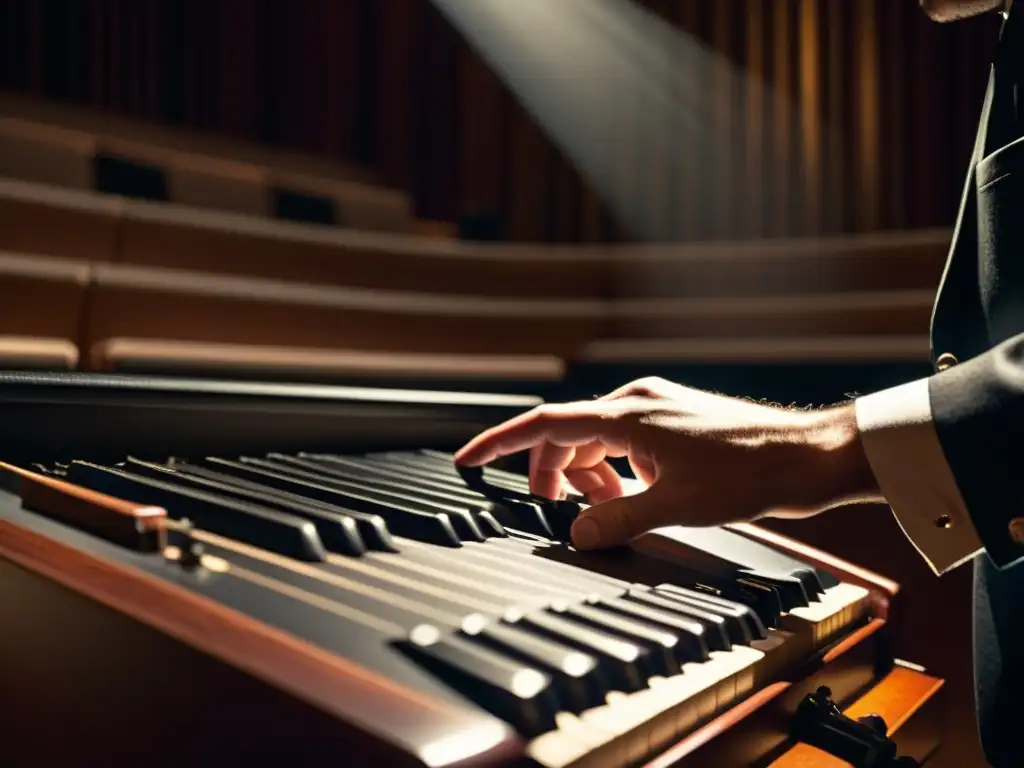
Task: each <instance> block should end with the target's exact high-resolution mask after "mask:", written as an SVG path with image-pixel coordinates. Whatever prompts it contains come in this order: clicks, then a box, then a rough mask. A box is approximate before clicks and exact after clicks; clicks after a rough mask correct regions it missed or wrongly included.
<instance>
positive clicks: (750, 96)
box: [743, 0, 767, 236]
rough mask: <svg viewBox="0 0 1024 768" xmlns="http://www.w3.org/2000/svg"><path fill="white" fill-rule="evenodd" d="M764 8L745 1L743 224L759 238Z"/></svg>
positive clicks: (755, 0) (760, 2)
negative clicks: (745, 76) (746, 74)
mask: <svg viewBox="0 0 1024 768" xmlns="http://www.w3.org/2000/svg"><path fill="white" fill-rule="evenodd" d="M765 6H766V0H746V33H747V35H746V38H747V39H746V55H745V59H746V67H747V73H748V78H749V81H748V83H747V88H746V94H745V95H746V102H747V104H746V110H745V119H744V127H745V130H744V134H743V135H744V139H745V144H746V150H745V154H746V164H745V165H746V169H745V170H746V179H745V184H744V188H743V189H744V192H745V195H744V200H745V202H744V205H743V225H744V227H743V228H744V232H745V233H746V234H747V235H751V236H758V235H762V234H763V233H764V229H765V216H764V213H765V210H764V207H765V200H766V198H767V195H766V193H765V184H766V177H765V167H764V163H765V148H764V135H765V119H764V118H765V109H766V102H765V91H766V88H767V83H766V77H767V69H766V67H765V54H766V50H767V48H766V46H765V38H764V31H765Z"/></svg>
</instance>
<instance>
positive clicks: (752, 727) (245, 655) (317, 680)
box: [0, 520, 943, 768]
mask: <svg viewBox="0 0 1024 768" xmlns="http://www.w3.org/2000/svg"><path fill="white" fill-rule="evenodd" d="M733 529H734V530H735V531H736V532H738V533H741V534H742V535H744V536H748V537H750V538H752V539H755V540H758V541H762V542H764V543H767V544H769V545H771V546H772V547H774V548H776V549H778V550H780V551H782V552H785V553H788V554H791V555H793V556H795V557H799V558H801V559H803V560H806V561H808V562H811V563H813V564H814V565H816V566H818V567H821V568H823V569H825V570H827V571H829V572H831V573H832V574H834V575H835V576H836V577H837V578H839V579H840V580H842V581H846V582H849V583H853V584H857V585H859V586H862V587H864V588H866V589H868V590H869V592H870V594H871V599H872V614H871V618H870V620H869V621H868V622H867V623H866V624H864V625H863V626H861V627H860V628H858V629H856V630H855V631H853V632H852V633H850V634H848V635H846V636H845V637H844V638H843V639H842V640H840V641H839V642H837V643H836V644H835V645H833V646H832V647H830V648H828V649H827V650H825V651H824V652H822V653H820V654H819V655H818V656H817V657H816V658H815V659H813V660H811V661H810V662H809V663H808V664H807V665H804V666H803V667H802V668H801V669H800V670H797V671H794V674H793V675H792V678H791V679H787V680H782V681H778V682H775V683H772V684H770V685H768V686H767V687H765V688H762V689H761V690H759V691H757V692H756V693H755V694H753V695H752V696H750V697H749V698H747V699H746V700H744V701H742V702H740V703H739V704H737V705H736V706H734V707H733V708H732V709H730V710H729V711H727V712H725V713H724V714H722V715H721V716H719V717H717V718H716V719H714V720H713V721H711V722H709V723H707V724H706V725H704V726H703V727H701V728H700V729H699V730H697V731H695V732H693V733H692V734H690V735H689V736H687V737H686V738H684V739H682V740H681V741H679V742H678V743H677V744H675V745H674V746H673V747H671V748H670V749H669V750H667V751H665V752H663V753H662V754H660V755H659V756H658V757H656V758H654V759H652V760H651V761H649V762H648V763H647V765H646V768H667V767H668V766H675V765H682V766H705V765H706V766H744V765H758V766H768V765H771V766H776V767H777V768H798V766H807V765H814V766H830V765H833V764H835V765H840V764H841V763H830V762H828V761H829V760H830V758H828V757H827V756H825V755H823V754H822V753H820V752H818V751H817V750H813V748H810V747H807V746H806V745H795V746H794V745H793V744H792V743H791V742H790V741H789V740H788V737H787V735H786V732H785V729H786V725H787V722H788V715H789V714H791V713H792V712H793V711H794V710H795V707H796V704H797V703H798V702H799V701H800V700H801V699H802V698H803V696H804V695H806V694H807V693H809V692H811V691H813V690H814V689H815V688H816V687H817V686H818V685H822V684H827V685H830V686H831V687H832V688H833V690H834V691H836V692H837V693H836V699H837V701H839V703H840V704H841V705H847V704H850V703H851V702H852V707H851V712H853V713H856V714H858V715H859V714H864V712H862V711H861V710H864V708H865V707H866V708H869V709H874V710H875V711H878V712H879V713H881V714H883V715H884V716H885V717H886V721H887V723H889V725H890V728H891V731H892V733H894V734H895V738H896V740H897V742H898V743H899V744H900V747H901V750H902V752H901V754H910V755H911V756H913V757H916V758H917V759H919V760H922V761H923V760H924V759H926V758H927V757H928V756H929V755H930V754H931V753H932V752H934V750H935V749H936V748H937V746H938V742H939V736H938V734H939V731H940V727H939V717H940V714H941V709H940V694H941V691H942V687H943V681H941V680H938V679H936V678H933V677H930V676H928V675H925V674H923V673H921V672H915V671H913V670H911V669H907V668H904V667H893V665H892V658H891V651H890V649H889V644H888V641H887V617H888V616H889V612H890V610H891V608H892V604H893V602H894V601H895V599H896V598H897V596H898V594H899V587H898V585H896V584H895V583H894V582H892V581H889V580H887V579H885V578H883V577H881V576H879V575H877V574H874V573H871V572H869V571H866V570H864V569H861V568H858V567H857V566H854V565H852V564H850V563H847V562H845V561H842V560H840V559H838V558H835V557H833V556H831V555H829V554H827V553H824V552H821V551H818V550H815V549H813V548H811V547H808V546H806V545H804V544H801V543H799V542H797V541H794V540H792V539H789V538H787V537H785V536H781V535H779V534H776V533H774V532H771V531H768V530H766V529H764V528H761V527H758V526H755V525H737V526H733ZM5 563H6V564H8V565H14V566H17V567H18V568H20V569H22V570H23V571H27V572H28V573H30V574H36V575H37V576H40V577H42V579H43V580H44V582H49V586H50V587H51V588H56V589H49V590H47V589H45V588H43V586H44V582H39V581H38V580H37V582H36V584H37V586H39V587H40V588H41V589H42V591H40V592H39V593H38V594H36V595H34V596H33V599H34V602H35V603H36V604H39V603H40V601H43V600H46V601H47V602H49V601H54V600H55V601H57V603H60V598H61V596H63V597H67V596H68V595H69V592H68V591H70V592H71V593H77V594H78V595H80V596H81V597H84V598H86V600H87V601H91V602H92V603H93V604H94V607H96V608H100V607H101V606H105V607H106V608H108V609H111V610H113V611H114V612H116V613H118V614H120V615H121V616H122V617H126V618H128V619H130V620H133V621H134V622H137V623H139V624H141V625H145V626H147V627H149V628H151V629H153V630H156V632H157V633H159V634H161V635H163V636H164V639H170V640H171V642H172V643H175V642H176V643H178V644H184V645H185V646H188V647H190V648H191V649H195V650H197V651H199V652H200V653H201V654H203V655H205V656H207V657H210V658H211V659H213V660H216V661H219V662H220V663H221V664H223V665H225V666H227V667H230V668H234V669H235V670H240V671H242V672H243V673H244V674H245V675H247V676H250V677H253V678H256V679H258V680H262V681H263V682H264V683H269V684H270V685H269V686H266V685H264V687H265V688H272V689H274V690H273V691H271V692H269V693H270V694H272V695H278V696H279V695H282V694H283V695H284V696H285V697H287V698H289V699H290V700H292V704H293V705H294V707H297V709H296V710H295V711H302V712H306V713H307V714H309V712H310V710H316V711H317V714H318V715H319V719H320V723H319V725H318V726H317V727H315V728H314V727H312V726H307V727H306V730H310V729H312V730H313V731H315V732H316V733H317V734H319V736H320V737H321V738H325V739H326V740H325V742H324V743H325V744H334V745H337V744H340V743H343V744H345V745H346V749H347V750H352V749H355V750H356V751H357V752H358V753H359V754H360V755H361V756H362V757H363V758H364V759H368V760H373V761H374V762H376V761H377V760H382V761H385V762H386V763H387V764H389V765H395V766H406V765H407V766H421V765H422V764H421V763H419V762H418V761H416V760H415V759H414V758H412V757H411V756H410V755H408V754H406V753H405V752H403V751H402V750H400V749H395V748H394V747H393V746H391V745H390V744H389V743H388V742H385V741H381V740H376V739H374V738H372V737H369V736H368V735H367V733H365V732H364V730H363V729H362V728H361V727H359V726H357V725H354V724H353V723H355V722H359V720H361V719H363V720H364V722H365V717H366V716H367V714H369V715H370V717H371V719H372V720H373V721H375V722H377V723H379V724H381V725H382V727H384V728H385V729H386V730H389V731H391V730H394V729H398V728H403V727H405V728H408V727H409V726H408V724H409V723H415V724H416V727H415V729H414V730H415V731H417V732H420V733H429V732H431V731H436V732H437V733H451V732H453V731H455V730H459V729H465V731H466V732H470V731H472V730H473V728H474V726H476V725H479V724H480V722H482V721H481V720H478V719H477V718H476V717H474V714H473V712H472V711H471V710H468V709H460V708H458V707H454V706H452V705H451V704H449V703H447V702H442V701H440V700H436V699H434V698H432V697H428V696H424V695H422V694H419V693H417V692H413V691H411V690H408V689H406V688H404V687H402V686H401V685H399V684H396V683H395V682H393V681H391V680H388V679H386V678H384V677H381V676H379V675H376V674H374V673H372V672H369V671H368V670H365V669H363V668H361V667H358V666H356V665H354V664H352V663H350V662H347V661H346V660H344V659H342V658H340V657H338V656H336V655H334V654H330V653H328V652H325V651H322V650H320V649H318V648H316V647H314V646H313V645H310V644H308V643H305V642H302V641H300V640H297V639H295V638H293V637H291V636H289V635H287V634H285V633H283V632H280V631H278V630H276V629H273V628H271V627H269V626H267V625H265V624H263V623H261V622H258V621H256V620H253V619H252V618H250V617H248V616H245V615H243V614H241V613H238V612H236V611H233V610H231V609H228V608H226V607H224V606H222V605H219V604H216V603H214V602H212V601H209V600H206V599H204V598H202V597H199V596H198V595H196V594H193V593H191V592H189V591H187V590H186V589H184V588H181V587H178V586H175V585H174V584H171V583H169V582H165V581H161V580H157V579H155V578H152V577H150V576H148V575H145V574H143V573H141V572H133V571H132V570H131V569H129V568H126V567H123V566H121V565H119V564H116V563H112V562H108V561H106V560H103V559H100V558H97V557H94V556H92V555H91V554H90V553H87V552H83V551H80V550H78V549H76V548H73V547H70V546H68V545H66V544H63V543H61V542H59V541H56V540H54V539H52V538H50V537H48V536H44V535H41V534H39V533H36V532H34V531H31V530H29V529H27V528H25V527H22V526H19V525H16V524H14V523H12V522H10V521H5V520H0V597H2V596H3V579H2V576H3V571H4V565H5ZM26 599H27V596H26ZM14 613H15V615H17V611H15V612H14ZM17 629H18V627H12V626H10V625H8V626H6V627H5V626H4V620H3V619H2V618H0V659H3V658H5V657H6V658H15V656H14V655H13V654H14V653H15V652H17V651H18V650H19V649H20V650H21V651H22V652H24V649H25V647H26V645H25V643H26V640H27V638H26V636H24V635H23V636H22V637H21V642H22V645H21V646H20V647H19V645H18V640H16V639H15V640H13V645H12V641H11V639H10V638H11V637H12V636H16V635H17V632H16V631H15V630H17ZM26 631H27V630H26ZM5 643H6V645H5ZM41 645H42V646H43V647H44V648H45V647H46V646H47V644H46V643H43V644H41ZM34 650H35V649H32V651H34ZM53 661H54V660H53V659H46V658H44V656H43V654H42V653H40V655H39V658H35V659H34V660H32V663H30V664H29V667H33V666H34V667H35V668H40V665H43V666H45V665H47V664H49V663H52V662H53ZM79 663H86V664H88V663H89V659H88V658H86V657H82V658H80V659H79ZM8 676H10V672H8ZM11 682H12V681H11V680H10V679H9V680H7V681H6V684H10V683H11ZM0 683H5V680H4V675H3V669H2V664H0ZM43 687H44V688H45V687H46V686H43ZM15 690H17V689H16V688H15ZM73 699H74V695H73V694H72V695H71V699H69V700H68V701H71V700H73ZM64 705H65V706H67V701H65V702H64ZM46 706H47V702H46V701H44V700H43V699H42V698H41V695H39V694H37V695H36V698H35V700H34V701H29V700H25V699H23V700H22V701H21V706H20V709H21V715H20V716H21V717H22V718H23V719H22V720H21V721H17V718H15V719H16V721H17V722H16V725H18V726H20V728H22V729H25V728H28V729H31V728H32V727H33V726H36V727H38V726H39V725H40V724H42V723H44V722H46V721H47V719H48V715H49V713H48V712H47V711H46ZM33 707H34V709H33ZM285 709H286V710H288V708H285ZM288 711H292V710H288ZM33 712H34V715H33ZM200 713H203V714H202V717H212V718H216V717H217V716H218V715H217V711H216V707H214V709H213V711H207V712H204V710H203V709H202V707H199V708H197V710H196V712H194V713H191V714H190V715H189V717H188V720H189V723H190V724H192V723H195V722H196V718H197V717H199V716H200ZM172 714H173V713H172ZM324 715H326V717H324ZM86 719H87V718H86ZM388 723H391V724H393V728H388V726H387V724H388ZM137 725H138V724H137V723H136V727H137ZM236 725H237V724H236ZM289 725H290V726H291V722H290V721H289ZM304 725H305V724H304ZM99 726H100V724H96V727H99ZM15 732H16V733H17V732H23V731H21V730H17V729H16V730H15ZM140 738H141V735H140ZM129 741H130V739H129ZM66 746H67V748H68V749H69V750H71V749H74V747H75V744H74V743H73V742H72V743H68V744H67V745H66ZM524 747H525V744H524V742H523V740H522V739H521V738H520V737H519V736H517V735H516V734H515V733H514V732H513V731H511V729H508V730H506V731H505V732H504V733H503V734H502V735H501V737H500V738H497V739H494V740H492V741H491V742H489V743H486V744H484V745H482V746H481V747H480V748H479V749H476V750H473V749H467V751H466V752H465V753H464V754H463V755H462V759H460V760H459V761H458V763H457V764H458V765H459V766H465V767H468V766H499V765H510V764H514V763H515V762H516V761H517V759H518V758H520V757H521V756H522V755H523V753H524V752H523V750H524ZM8 748H10V749H16V745H15V746H14V747H11V746H10V745H8ZM48 748H50V749H53V748H55V747H54V744H52V743H51V744H49V745H48ZM164 749H165V750H166V747H165V748H164ZM165 754H166V756H167V757H168V758H170V753H166V751H165ZM188 754H190V753H188V752H187V750H186V751H185V752H184V753H182V752H181V750H179V751H178V752H176V753H175V757H174V761H175V762H177V761H179V760H180V759H182V758H184V757H187V756H188ZM61 756H62V757H67V758H71V757H76V756H80V755H76V753H75V752H73V751H72V752H69V753H67V754H64V753H62V754H61ZM236 756H237V755H236ZM0 757H3V755H2V754H0ZM50 757H51V758H52V757H54V756H53V755H50ZM10 764H12V765H18V763H17V762H16V761H15V762H13V763H10ZM452 764H453V765H454V763H452Z"/></svg>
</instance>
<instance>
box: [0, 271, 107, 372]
mask: <svg viewBox="0 0 1024 768" xmlns="http://www.w3.org/2000/svg"><path fill="white" fill-rule="evenodd" d="M89 272H90V266H89V265H88V264H86V263H83V262H77V261H71V260H67V259H55V258H50V257H46V256H39V255H35V254H32V255H24V254H18V253H7V252H0V366H2V367H4V368H48V369H66V368H73V367H75V366H76V365H77V362H78V351H77V347H76V342H77V340H78V336H79V328H80V322H81V317H82V310H83V306H84V301H85V291H86V285H87V284H88V281H89Z"/></svg>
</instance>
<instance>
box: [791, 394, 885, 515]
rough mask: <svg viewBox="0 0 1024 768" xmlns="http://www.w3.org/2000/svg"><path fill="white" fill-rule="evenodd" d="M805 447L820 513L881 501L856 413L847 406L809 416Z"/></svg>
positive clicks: (811, 481)
mask: <svg viewBox="0 0 1024 768" xmlns="http://www.w3.org/2000/svg"><path fill="white" fill-rule="evenodd" d="M808 416H809V419H808V424H807V425H806V427H805V445H806V446H807V447H808V449H809V454H808V456H809V458H808V462H809V466H808V473H807V474H808V477H809V478H812V479H810V485H811V489H812V492H813V493H814V496H815V497H816V498H815V499H814V504H815V506H819V507H820V508H822V509H826V508H828V507H833V506H837V505H839V504H849V503H853V502H859V501H875V500H878V499H880V498H881V492H880V491H879V488H878V482H877V480H876V479H875V474H874V471H873V470H872V469H871V464H870V463H869V462H868V457H867V454H866V453H865V451H864V444H863V442H862V441H861V433H860V429H859V428H858V426H857V410H856V407H855V406H854V404H853V403H852V402H851V403H848V404H844V405H841V406H837V407H834V408H829V409H826V410H824V411H818V412H816V413H812V414H808Z"/></svg>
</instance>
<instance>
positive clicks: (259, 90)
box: [0, 0, 997, 241]
mask: <svg viewBox="0 0 1024 768" xmlns="http://www.w3.org/2000/svg"><path fill="white" fill-rule="evenodd" d="M510 2H511V0H510ZM644 4H645V5H646V6H647V7H648V8H650V9H651V10H652V11H654V12H655V13H657V14H659V15H660V16H662V17H663V18H665V19H668V20H670V21H671V22H672V23H673V24H675V25H676V26H678V27H681V28H683V29H685V30H687V31H688V32H690V33H692V34H693V35H696V36H697V37H699V38H700V39H702V40H704V41H705V42H708V43H710V44H711V45H713V46H714V48H716V49H718V50H719V51H722V52H724V53H726V54H727V55H728V56H729V57H730V58H731V59H732V60H733V61H734V62H736V64H737V65H738V66H741V67H744V68H747V69H749V70H752V71H753V72H755V73H756V74H758V75H759V76H763V77H765V78H766V79H767V80H768V81H769V82H770V83H772V84H773V86H774V87H775V88H777V89H779V91H780V92H782V93H783V94H785V95H787V96H788V97H789V98H790V99H791V101H792V102H793V103H794V104H795V105H796V111H795V112H794V111H793V110H773V109H772V108H771V105H770V104H768V103H758V102H757V101H756V95H755V93H754V91H751V92H750V93H749V94H736V93H732V94H721V95H720V97H721V98H723V99H726V100H727V101H726V106H725V107H724V109H725V111H726V114H727V120H728V121H729V122H730V124H731V125H732V126H733V127H734V128H736V127H737V126H738V127H739V128H740V129H741V130H742V131H744V132H745V133H746V135H747V141H746V142H745V143H744V146H743V147H742V149H741V150H740V151H741V152H742V153H743V157H742V158H741V160H740V162H741V163H742V167H743V168H744V169H749V171H750V174H749V175H747V174H744V177H743V178H742V179H739V180H737V181H736V182H735V184H734V185H733V186H732V187H729V188H726V189H721V188H719V189H715V190H709V189H708V188H707V186H706V185H707V184H708V181H707V179H708V174H707V171H706V169H704V168H702V167H701V165H700V162H699V158H693V159H692V162H690V163H685V164H684V167H682V168H679V169H675V170H673V169H669V174H668V176H667V177H666V179H667V180H666V182H665V183H663V184H659V185H654V187H652V186H651V185H645V187H644V188H643V189H636V190H634V191H635V193H636V194H637V195H641V196H642V197H643V199H644V200H645V201H646V203H647V204H648V205H650V206H652V207H653V208H654V209H656V211H657V213H656V215H657V216H659V217H661V218H662V219H663V220H665V221H667V222H669V224H668V225H667V226H666V227H663V229H664V231H665V232H666V233H667V234H668V236H670V237H671V238H672V239H711V238H732V237H762V236H777V235H786V234H811V233H815V232H819V231H827V232H855V231H869V230H876V229H886V228H888V229H893V228H896V229H899V228H915V227H925V226H934V225H946V224H949V223H950V221H951V219H952V216H953V213H954V207H955V205H956V203H957V200H958V197H959V185H960V178H961V176H962V173H963V169H964V165H965V162H966V158H967V155H968V153H969V149H970V145H971V141H972V138H973V124H974V121H975V119H976V116H977V112H978V108H979V105H980V101H981V97H982V95H983V88H984V82H985V77H986V73H987V62H988V56H989V53H990V51H991V46H992V43H993V41H994V38H995V34H996V30H997V19H996V18H995V17H993V16H989V17H987V18H984V19H981V20H974V21H970V22H965V23H959V24H955V25H937V24H933V23H931V22H929V21H928V20H926V19H925V18H924V17H923V15H922V14H921V12H920V11H919V9H918V7H917V0H644ZM0 87H3V88H7V89H12V90H17V91H21V92H26V93H33V94H38V95H46V96H49V97H53V98H58V99H65V100H70V101H74V102H81V103H87V104H93V105H102V106H103V107H105V108H109V109H111V110H117V111H120V112H125V113H130V114H132V115H136V116H140V117H146V118H152V119H155V120H160V121H165V122H171V123H183V124H187V125H190V126H195V127H200V128H204V129H209V130H213V131H218V132H222V133H226V134H230V135H235V136H242V137H247V138H254V139H259V140H262V141H266V142H272V143H279V144H284V145H287V146H290V147H297V148H302V149H306V150H310V151H313V152H322V153H327V154H329V155H332V156H336V157H339V158H343V159H346V160H350V161H358V162H361V163H365V164H369V165H372V166H375V167H376V168H378V169H379V170H380V171H381V173H382V174H383V175H384V177H385V178H386V179H387V181H388V182H389V183H391V184H394V185H397V186H401V187H404V188H406V189H408V190H409V191H410V192H411V193H412V194H414V196H415V199H416V204H417V208H418V210H419V213H420V215H421V216H423V217H424V218H433V219H441V220H448V221H454V220H456V219H457V218H458V217H459V216H460V215H461V214H463V213H466V212H473V211H483V212H487V211H498V212H500V214H501V216H502V218H503V219H504V221H505V230H506V234H507V236H508V237H510V238H511V239H516V240H554V241H578V240H609V239H616V238H621V237H624V236H628V234H629V233H628V232H625V231H624V230H623V228H621V227H618V226H616V222H614V221H613V220H612V217H610V216H609V215H608V213H607V211H606V210H605V208H604V206H603V205H602V203H601V201H600V200H599V199H597V196H596V195H595V194H594V193H593V192H592V191H591V190H589V189H587V187H586V185H585V184H583V183H582V182H581V181H580V177H579V175H578V174H577V173H576V172H575V171H574V169H573V168H572V167H571V166H570V165H569V164H568V163H567V162H566V160H565V159H564V158H563V157H562V156H561V155H560V153H559V152H558V151H556V150H555V149H554V148H553V146H552V144H551V143H550V142H549V141H548V140H547V139H546V137H545V135H544V134H543V132H542V131H541V130H540V129H539V128H538V126H536V125H534V124H533V123H532V121H531V120H530V118H529V117H528V116H527V115H526V113H525V112H524V110H523V109H521V108H520V107H519V106H518V104H517V103H516V102H515V100H514V99H513V98H512V97H511V95H510V94H509V93H508V92H507V91H506V90H505V89H504V88H503V87H502V85H501V84H500V83H499V82H498V80H497V79H496V77H495V76H494V75H492V74H491V73H490V72H489V71H488V69H487V67H486V66H485V65H484V64H483V63H482V62H481V61H480V59H479V58H478V57H477V56H476V55H475V54H473V53H472V52H471V51H470V49H469V47H468V46H467V45H466V44H465V43H464V42H463V41H462V40H461V39H460V36H459V35H458V34H457V33H456V32H455V31H454V30H453V29H452V28H451V27H450V26H449V25H448V23H447V22H446V21H445V20H444V19H443V18H442V17H441V15H440V14H439V13H438V12H437V11H436V10H435V9H434V8H433V7H432V6H431V4H430V3H429V1H428V0H287V2H282V0H0ZM826 121H827V122H828V123H829V124H830V125H833V126H836V127H837V128H838V134H837V135H838V136H839V139H838V141H836V140H833V139H830V134H828V133H826V132H823V130H822V129H821V125H822V124H824V123H825V122H826ZM796 123H799V124H796ZM637 146H641V147H642V146H644V141H643V140H642V139H641V138H640V137H638V136H632V137H629V136H627V137H625V138H624V140H623V141H622V143H621V147H622V151H633V155H632V162H635V163H640V164H645V163H646V164H650V163H654V164H657V163H659V162H663V158H660V157H659V156H658V153H656V152H647V153H644V152H640V153H637V152H636V151H635V149H636V147H637ZM790 156H792V157H793V158H800V159H802V162H801V163H800V166H801V167H802V168H803V170H802V171H800V172H799V173H797V172H793V173H776V174H771V176H772V177H771V178H763V172H764V171H765V169H766V167H767V166H766V164H765V158H774V162H776V163H777V164H778V165H780V166H781V167H789V166H791V165H793V163H790V162H789V161H788V158H789V157H790ZM769 162H770V161H769ZM797 176H799V177H800V178H796V177H797ZM751 185H754V186H755V187H756V188H760V189H763V190H768V194H762V195H759V196H758V197H757V199H754V200H752V201H749V200H746V201H745V200H744V199H743V197H742V195H743V194H745V190H746V189H749V188H750V187H751ZM708 195H710V199H711V200H712V201H713V202H712V204H710V205H705V207H704V209H700V208H699V206H698V205H697V204H696V203H695V202H694V201H699V200H702V199H706V198H707V197H708ZM714 201H718V204H714Z"/></svg>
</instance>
